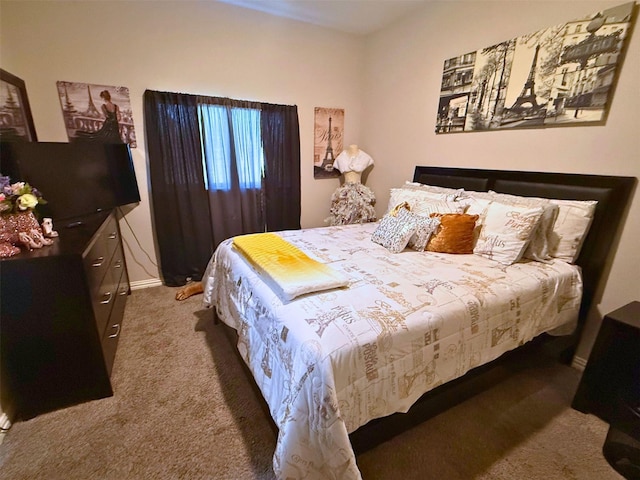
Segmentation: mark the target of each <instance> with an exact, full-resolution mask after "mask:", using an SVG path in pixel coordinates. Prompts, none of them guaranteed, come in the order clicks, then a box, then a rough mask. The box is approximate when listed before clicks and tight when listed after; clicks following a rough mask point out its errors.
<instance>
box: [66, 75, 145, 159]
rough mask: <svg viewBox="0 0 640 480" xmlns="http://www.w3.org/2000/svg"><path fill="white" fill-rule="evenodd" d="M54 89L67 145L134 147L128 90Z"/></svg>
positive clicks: (82, 86) (71, 85)
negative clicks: (90, 143)
mask: <svg viewBox="0 0 640 480" xmlns="http://www.w3.org/2000/svg"><path fill="white" fill-rule="evenodd" d="M57 86H58V97H59V98H60V106H61V108H62V116H63V117H64V124H65V127H66V129H67V135H68V137H69V141H79V140H92V141H99V142H105V143H118V142H123V143H127V144H129V146H130V147H131V148H135V147H136V132H135V128H134V126H133V115H132V113H131V102H130V100H129V89H128V88H126V87H114V86H110V85H92V84H87V83H78V82H64V81H59V82H57Z"/></svg>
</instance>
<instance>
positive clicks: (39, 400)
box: [0, 211, 130, 422]
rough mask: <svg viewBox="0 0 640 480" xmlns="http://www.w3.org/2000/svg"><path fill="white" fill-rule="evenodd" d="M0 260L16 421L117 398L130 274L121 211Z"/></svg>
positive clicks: (7, 407) (2, 357) (3, 329)
mask: <svg viewBox="0 0 640 480" xmlns="http://www.w3.org/2000/svg"><path fill="white" fill-rule="evenodd" d="M58 233H59V236H58V237H57V238H55V239H54V243H53V245H50V246H46V247H43V248H40V249H36V250H32V251H29V252H27V251H24V252H22V253H20V254H18V255H16V256H13V257H9V258H5V259H2V260H1V261H0V373H1V378H0V385H1V391H0V393H1V395H0V401H1V404H2V410H3V411H4V413H6V414H7V416H8V417H9V419H10V420H11V421H14V422H15V421H16V420H26V419H29V418H32V417H35V416H37V415H39V414H42V413H45V412H49V411H52V410H56V409H59V408H63V407H67V406H70V405H74V404H77V403H81V402H85V401H88V400H94V399H98V398H103V397H107V396H111V395H113V390H112V387H111V382H110V374H111V369H112V366H113V361H114V358H115V353H116V348H117V344H118V339H119V334H120V329H121V325H122V317H123V315H124V307H125V303H126V298H127V295H128V294H129V293H130V288H129V278H128V275H127V268H126V264H125V260H124V255H123V250H122V241H121V238H120V229H119V226H118V220H117V217H116V212H115V211H113V212H110V211H106V212H100V213H97V214H92V215H90V216H87V217H83V218H82V220H81V223H79V224H78V225H77V226H76V227H74V228H68V229H67V228H63V229H60V228H59V229H58Z"/></svg>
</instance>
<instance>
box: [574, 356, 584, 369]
mask: <svg viewBox="0 0 640 480" xmlns="http://www.w3.org/2000/svg"><path fill="white" fill-rule="evenodd" d="M571 366H572V367H573V368H576V369H578V370H580V371H584V369H585V368H586V366H587V361H586V360H585V359H584V358H582V357H578V356H575V357H573V361H572V362H571Z"/></svg>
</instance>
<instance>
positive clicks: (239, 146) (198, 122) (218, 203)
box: [144, 90, 301, 286]
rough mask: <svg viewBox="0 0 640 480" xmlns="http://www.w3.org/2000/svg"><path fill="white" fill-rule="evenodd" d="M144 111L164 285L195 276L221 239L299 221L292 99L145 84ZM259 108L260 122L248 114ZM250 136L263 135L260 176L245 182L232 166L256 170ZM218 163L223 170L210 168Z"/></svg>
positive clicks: (297, 140) (297, 141) (295, 225)
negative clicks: (230, 95)
mask: <svg viewBox="0 0 640 480" xmlns="http://www.w3.org/2000/svg"><path fill="white" fill-rule="evenodd" d="M208 106H222V107H225V108H224V109H221V108H208ZM241 109H247V111H246V112H243V111H242V110H241ZM144 110H145V127H146V137H147V150H148V155H149V158H148V162H149V174H150V182H151V197H152V207H153V219H154V227H155V231H156V236H157V243H158V249H159V253H160V255H159V261H160V272H161V275H162V277H163V281H164V283H165V284H166V285H169V286H180V285H184V284H185V283H186V282H187V280H188V279H193V280H200V279H201V278H202V275H203V273H204V270H205V268H206V265H207V263H208V261H209V258H210V257H211V254H212V253H213V251H214V249H215V248H216V247H217V246H218V244H219V243H220V242H221V241H223V240H225V239H227V238H230V237H233V236H236V235H241V234H246V233H255V232H261V231H267V230H268V231H274V230H283V229H299V228H300V198H301V192H300V132H299V124H298V110H297V107H296V106H295V105H294V106H288V105H274V104H267V103H259V102H251V101H245V100H233V99H229V98H226V97H207V96H202V95H190V94H182V93H170V92H156V91H152V90H147V91H145V93H144ZM257 110H259V111H260V114H259V122H258V123H256V122H255V121H254V116H252V113H253V111H257ZM244 114H248V116H247V115H244ZM243 115H244V116H243ZM241 117H242V118H241ZM239 118H240V120H238V119H239ZM255 118H257V117H255ZM213 126H215V127H216V128H214V127H213ZM218 127H220V128H218ZM235 130H241V131H238V132H235ZM221 132H222V134H221ZM227 132H228V133H227ZM236 133H237V135H236ZM225 135H226V139H225ZM256 136H257V137H261V141H262V152H259V153H260V154H261V155H262V154H263V155H264V175H263V176H262V177H261V178H260V179H258V180H255V179H250V181H249V185H251V186H249V187H247V182H246V178H245V179H244V180H242V179H240V178H239V175H238V171H240V172H242V175H243V177H247V175H248V177H249V178H250V177H251V175H254V176H255V173H254V172H252V171H251V168H252V165H251V164H250V162H247V163H245V164H243V163H242V162H246V161H247V159H253V158H255V155H256V152H255V145H256V144H258V145H259V144H260V139H258V140H257V141H256V140H251V141H244V140H242V139H246V138H254V139H255V138H256ZM208 147H210V148H209V149H208ZM252 149H253V150H252ZM203 150H204V155H205V158H203ZM215 155H223V156H224V158H225V159H226V158H228V159H229V165H226V164H225V163H224V162H219V161H215V162H213V161H212V159H211V158H207V156H215ZM220 168H222V169H225V168H228V172H227V171H220V170H218V171H216V170H215V169H220ZM258 173H260V172H259V171H258ZM220 178H226V179H228V182H227V181H226V180H225V182H223V183H221V180H220ZM220 185H224V187H220ZM207 186H208V188H207Z"/></svg>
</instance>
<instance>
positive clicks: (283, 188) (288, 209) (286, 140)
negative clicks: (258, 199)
mask: <svg viewBox="0 0 640 480" xmlns="http://www.w3.org/2000/svg"><path fill="white" fill-rule="evenodd" d="M261 122H262V142H263V147H264V152H265V166H264V170H265V171H264V179H265V185H264V190H265V200H266V229H267V230H268V231H276V230H298V229H300V214H301V205H300V198H301V192H300V126H299V124H298V107H296V106H295V105H292V106H288V105H272V104H264V103H263V104H262V115H261Z"/></svg>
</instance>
